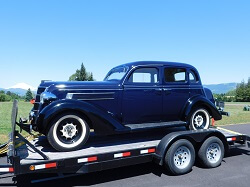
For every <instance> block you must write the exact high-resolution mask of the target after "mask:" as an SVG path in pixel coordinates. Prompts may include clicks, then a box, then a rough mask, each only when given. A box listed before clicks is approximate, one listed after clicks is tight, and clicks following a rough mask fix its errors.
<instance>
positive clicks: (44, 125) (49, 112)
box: [36, 99, 124, 135]
mask: <svg viewBox="0 0 250 187" xmlns="http://www.w3.org/2000/svg"><path fill="white" fill-rule="evenodd" d="M64 112H77V113H80V114H83V115H84V116H85V117H87V118H88V119H89V120H90V121H91V124H92V125H93V128H94V129H95V133H97V134H99V133H101V134H104V135H105V134H113V133H114V131H115V130H121V129H124V126H123V125H121V124H120V123H119V122H118V121H117V120H116V119H115V118H113V117H112V116H111V115H110V114H109V113H108V112H105V111H103V110H101V109H99V108H98V107H96V106H94V105H92V104H90V103H87V102H84V101H79V100H73V99H63V100H58V101H54V102H52V103H51V104H50V105H48V106H46V107H45V108H44V109H43V110H42V111H41V112H40V113H39V116H38V118H37V121H36V123H37V127H38V130H39V131H40V132H42V133H44V134H46V131H47V130H48V129H49V128H50V125H52V124H51V121H52V120H53V119H54V118H55V117H56V116H58V115H60V114H62V113H64Z"/></svg>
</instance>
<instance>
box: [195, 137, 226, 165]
mask: <svg viewBox="0 0 250 187" xmlns="http://www.w3.org/2000/svg"><path fill="white" fill-rule="evenodd" d="M224 151H225V148H224V144H223V143H222V141H221V140H220V139H219V138H217V137H215V136H211V137H209V138H208V139H206V140H205V141H204V143H203V144H202V146H201V147H200V149H199V151H198V159H199V162H200V163H201V164H202V166H203V167H205V168H215V167H217V166H219V165H220V164H221V161H222V159H223V157H224Z"/></svg>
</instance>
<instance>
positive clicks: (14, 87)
mask: <svg viewBox="0 0 250 187" xmlns="http://www.w3.org/2000/svg"><path fill="white" fill-rule="evenodd" d="M29 88H30V90H31V91H35V90H36V88H34V87H33V86H31V85H28V84H26V83H23V82H22V83H17V84H16V85H14V86H11V87H9V88H7V89H23V90H28V89H29Z"/></svg>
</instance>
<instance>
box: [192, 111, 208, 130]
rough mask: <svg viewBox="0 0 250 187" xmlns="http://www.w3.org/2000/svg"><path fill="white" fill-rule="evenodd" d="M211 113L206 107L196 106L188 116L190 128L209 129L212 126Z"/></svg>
mask: <svg viewBox="0 0 250 187" xmlns="http://www.w3.org/2000/svg"><path fill="white" fill-rule="evenodd" d="M210 123H211V120H210V114H209V112H208V111H207V110H206V109H204V108H196V109H194V110H193V111H192V112H191V115H190V117H189V118H188V124H189V129H190V130H198V129H209V127H210Z"/></svg>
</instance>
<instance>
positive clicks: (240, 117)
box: [215, 102, 250, 125]
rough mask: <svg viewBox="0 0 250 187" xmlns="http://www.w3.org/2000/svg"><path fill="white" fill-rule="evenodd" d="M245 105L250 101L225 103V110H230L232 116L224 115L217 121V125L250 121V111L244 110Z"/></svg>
mask: <svg viewBox="0 0 250 187" xmlns="http://www.w3.org/2000/svg"><path fill="white" fill-rule="evenodd" d="M245 105H250V103H246V102H244V103H240V102H228V103H225V109H224V110H225V111H226V112H230V117H227V116H223V117H222V120H220V121H216V122H215V124H216V125H229V124H244V123H250V111H243V108H244V106H245Z"/></svg>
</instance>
